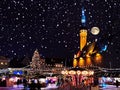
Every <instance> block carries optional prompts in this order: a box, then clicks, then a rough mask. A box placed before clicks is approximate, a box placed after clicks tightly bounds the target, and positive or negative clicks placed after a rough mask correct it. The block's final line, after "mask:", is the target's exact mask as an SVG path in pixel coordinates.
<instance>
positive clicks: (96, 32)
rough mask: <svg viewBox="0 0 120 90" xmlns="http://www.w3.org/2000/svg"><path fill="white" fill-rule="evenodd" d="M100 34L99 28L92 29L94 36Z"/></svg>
mask: <svg viewBox="0 0 120 90" xmlns="http://www.w3.org/2000/svg"><path fill="white" fill-rule="evenodd" d="M99 32H100V29H99V28H98V27H92V28H91V33H92V34H93V35H98V34H99Z"/></svg>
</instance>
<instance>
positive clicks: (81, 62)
mask: <svg viewBox="0 0 120 90" xmlns="http://www.w3.org/2000/svg"><path fill="white" fill-rule="evenodd" d="M84 65H85V61H84V59H83V58H82V57H80V59H79V67H83V66H84Z"/></svg>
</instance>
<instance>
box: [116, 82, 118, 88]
mask: <svg viewBox="0 0 120 90" xmlns="http://www.w3.org/2000/svg"><path fill="white" fill-rule="evenodd" d="M118 86H119V82H118V80H116V87H117V88H118Z"/></svg>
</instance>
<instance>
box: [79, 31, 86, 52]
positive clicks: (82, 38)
mask: <svg viewBox="0 0 120 90" xmlns="http://www.w3.org/2000/svg"><path fill="white" fill-rule="evenodd" d="M86 43H87V30H85V29H82V30H80V51H82V49H83V48H84V46H85V45H86Z"/></svg>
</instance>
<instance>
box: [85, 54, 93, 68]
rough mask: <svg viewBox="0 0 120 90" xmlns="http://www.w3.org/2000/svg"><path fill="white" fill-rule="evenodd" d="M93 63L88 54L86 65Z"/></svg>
mask: <svg viewBox="0 0 120 90" xmlns="http://www.w3.org/2000/svg"><path fill="white" fill-rule="evenodd" d="M89 65H92V61H91V57H90V56H89V57H88V56H86V66H89Z"/></svg>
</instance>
